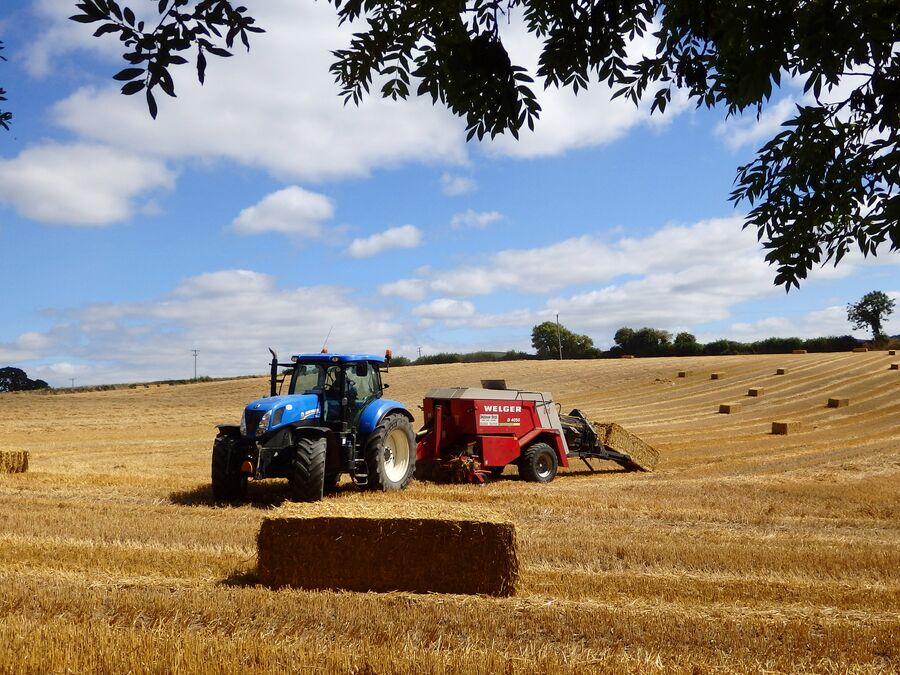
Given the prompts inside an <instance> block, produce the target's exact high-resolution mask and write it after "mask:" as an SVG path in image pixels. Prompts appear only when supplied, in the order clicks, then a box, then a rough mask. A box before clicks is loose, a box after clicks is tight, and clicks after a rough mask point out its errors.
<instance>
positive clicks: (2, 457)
mask: <svg viewBox="0 0 900 675" xmlns="http://www.w3.org/2000/svg"><path fill="white" fill-rule="evenodd" d="M26 471H28V451H27V450H0V473H25V472H26Z"/></svg>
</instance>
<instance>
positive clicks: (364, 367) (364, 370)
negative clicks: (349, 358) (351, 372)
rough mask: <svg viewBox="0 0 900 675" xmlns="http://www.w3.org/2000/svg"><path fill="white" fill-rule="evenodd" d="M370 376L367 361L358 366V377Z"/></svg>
mask: <svg viewBox="0 0 900 675" xmlns="http://www.w3.org/2000/svg"><path fill="white" fill-rule="evenodd" d="M368 374H369V364H368V363H367V362H366V361H363V362H361V363H357V364H356V376H357V377H366V376H367V375H368Z"/></svg>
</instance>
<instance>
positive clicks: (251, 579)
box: [218, 569, 262, 588]
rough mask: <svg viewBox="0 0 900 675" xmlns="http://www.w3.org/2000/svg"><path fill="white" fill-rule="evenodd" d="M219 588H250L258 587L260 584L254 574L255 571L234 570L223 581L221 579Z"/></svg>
mask: <svg viewBox="0 0 900 675" xmlns="http://www.w3.org/2000/svg"><path fill="white" fill-rule="evenodd" d="M218 583H219V586H230V587H232V588H252V587H253V586H259V585H260V584H261V583H262V582H261V581H260V580H259V576H258V575H257V574H256V570H255V569H251V570H235V571H234V572H232V573H231V574H229V575H228V576H227V577H225V578H224V579H221V580H220V581H219V582H218Z"/></svg>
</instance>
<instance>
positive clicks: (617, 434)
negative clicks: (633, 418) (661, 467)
mask: <svg viewBox="0 0 900 675" xmlns="http://www.w3.org/2000/svg"><path fill="white" fill-rule="evenodd" d="M593 426H594V430H595V431H596V432H597V439H598V440H599V441H601V442H602V443H603V445H605V446H606V447H607V448H610V449H611V450H615V451H616V452H619V453H622V454H623V455H628V457H629V458H630V459H631V463H632V464H633V466H631V467H629V468H630V469H631V470H638V471H653V469H655V468H656V465H657V463H658V462H659V452H657V450H656V448H654V447H653V446H651V445H650V444H649V443H647V442H645V441H644V440H643V439H641V438H638V437H637V436H635V435H634V434H633V433H631V432H630V431H627V430H626V429H623V428H622V427H621V426H619V425H618V424H616V423H615V422H594V424H593Z"/></svg>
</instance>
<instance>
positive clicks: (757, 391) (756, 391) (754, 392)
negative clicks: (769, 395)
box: [747, 387, 766, 396]
mask: <svg viewBox="0 0 900 675" xmlns="http://www.w3.org/2000/svg"><path fill="white" fill-rule="evenodd" d="M765 393H766V390H765V389H763V388H762V387H751V388H750V389H748V390H747V396H762V395H763V394H765Z"/></svg>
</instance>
